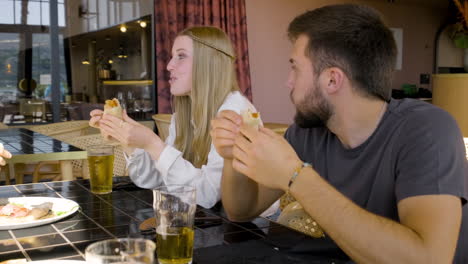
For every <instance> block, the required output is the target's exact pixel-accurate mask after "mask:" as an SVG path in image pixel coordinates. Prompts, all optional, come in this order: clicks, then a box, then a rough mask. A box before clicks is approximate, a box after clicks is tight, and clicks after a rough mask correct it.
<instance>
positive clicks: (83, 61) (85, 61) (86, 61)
mask: <svg viewBox="0 0 468 264" xmlns="http://www.w3.org/2000/svg"><path fill="white" fill-rule="evenodd" d="M81 64H84V65H88V64H89V60H88V59H84V60H82V61H81Z"/></svg>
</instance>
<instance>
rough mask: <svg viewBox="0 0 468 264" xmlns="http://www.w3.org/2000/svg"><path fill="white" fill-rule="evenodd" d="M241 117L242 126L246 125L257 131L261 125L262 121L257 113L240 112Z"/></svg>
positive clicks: (249, 111) (250, 111) (248, 110)
mask: <svg viewBox="0 0 468 264" xmlns="http://www.w3.org/2000/svg"><path fill="white" fill-rule="evenodd" d="M241 115H242V121H243V122H244V124H247V125H249V126H251V127H254V128H256V129H258V127H259V126H261V125H262V120H261V119H260V113H259V112H253V111H252V110H250V109H247V110H244V111H242V113H241Z"/></svg>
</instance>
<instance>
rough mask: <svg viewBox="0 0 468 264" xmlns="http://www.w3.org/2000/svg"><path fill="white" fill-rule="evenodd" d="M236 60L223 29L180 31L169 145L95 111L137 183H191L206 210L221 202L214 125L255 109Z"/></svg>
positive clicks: (171, 66) (171, 67) (175, 51)
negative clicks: (224, 115)
mask: <svg viewBox="0 0 468 264" xmlns="http://www.w3.org/2000/svg"><path fill="white" fill-rule="evenodd" d="M234 61H235V55H234V51H233V48H232V45H231V42H230V40H229V38H228V36H227V35H226V34H225V33H224V32H223V31H222V30H221V29H218V28H215V27H192V28H188V29H186V30H184V31H182V32H181V33H179V35H178V36H177V37H176V39H175V41H174V44H173V47H172V59H171V60H170V61H169V64H168V65H167V70H168V71H169V72H170V80H169V83H170V85H171V94H172V95H173V96H174V104H173V105H174V114H173V116H172V120H171V124H170V127H169V136H168V137H167V139H166V141H165V142H163V141H162V140H161V139H160V138H159V137H158V136H157V135H156V134H154V133H153V131H151V130H150V129H148V128H146V127H144V126H143V125H140V124H138V123H137V122H135V121H134V120H132V119H130V118H129V117H128V116H127V115H126V114H125V113H124V117H123V121H122V120H120V119H118V118H115V117H114V116H111V115H104V116H103V115H102V113H103V112H102V111H101V110H93V111H92V112H91V120H90V124H91V125H92V126H95V127H99V128H100V129H101V130H103V132H104V133H107V134H109V135H111V136H112V137H113V138H114V139H116V140H117V141H119V142H120V143H121V144H122V146H124V150H125V153H126V154H127V166H128V170H129V174H130V177H131V179H132V180H133V181H134V183H135V184H136V185H138V186H140V187H142V188H147V189H152V188H155V187H157V186H161V185H168V184H188V185H192V186H195V187H196V189H197V203H198V204H199V205H201V206H203V207H206V208H210V207H212V206H213V205H215V204H216V202H218V201H219V200H220V199H221V194H220V188H221V187H220V186H221V175H222V170H223V158H222V157H221V156H220V155H219V154H218V153H217V152H216V150H215V148H214V146H213V144H212V143H211V137H210V121H211V119H213V118H214V117H215V116H216V115H217V113H218V112H220V111H222V110H233V111H235V112H237V113H240V112H241V111H242V110H245V109H251V110H253V111H255V108H254V107H253V105H252V104H251V103H250V102H249V101H248V100H247V99H246V98H245V97H244V96H243V95H242V94H241V93H240V92H239V91H238V90H239V89H238V85H237V79H236V75H235V68H234V67H235V64H234Z"/></svg>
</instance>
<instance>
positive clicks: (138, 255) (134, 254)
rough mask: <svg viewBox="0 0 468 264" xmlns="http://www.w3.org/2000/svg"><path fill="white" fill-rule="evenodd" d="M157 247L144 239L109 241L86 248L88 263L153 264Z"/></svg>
mask: <svg viewBox="0 0 468 264" xmlns="http://www.w3.org/2000/svg"><path fill="white" fill-rule="evenodd" d="M155 248H156V245H155V244H154V242H153V241H151V240H148V239H143V238H121V239H109V240H104V241H99V242H95V243H93V244H91V245H89V246H88V247H86V251H85V257H86V263H92V264H107V263H115V264H117V263H122V264H123V263H136V264H153V262H154V251H155Z"/></svg>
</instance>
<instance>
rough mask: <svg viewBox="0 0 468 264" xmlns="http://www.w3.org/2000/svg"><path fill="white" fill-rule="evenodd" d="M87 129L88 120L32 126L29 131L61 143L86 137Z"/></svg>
mask: <svg viewBox="0 0 468 264" xmlns="http://www.w3.org/2000/svg"><path fill="white" fill-rule="evenodd" d="M88 128H89V121H88V120H77V121H66V122H60V123H53V124H47V125H38V126H33V127H31V128H30V130H32V131H34V132H37V133H41V134H43V135H46V136H49V137H53V138H56V139H58V140H62V141H63V140H66V139H69V138H73V137H78V136H84V135H86V134H87V131H88Z"/></svg>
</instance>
